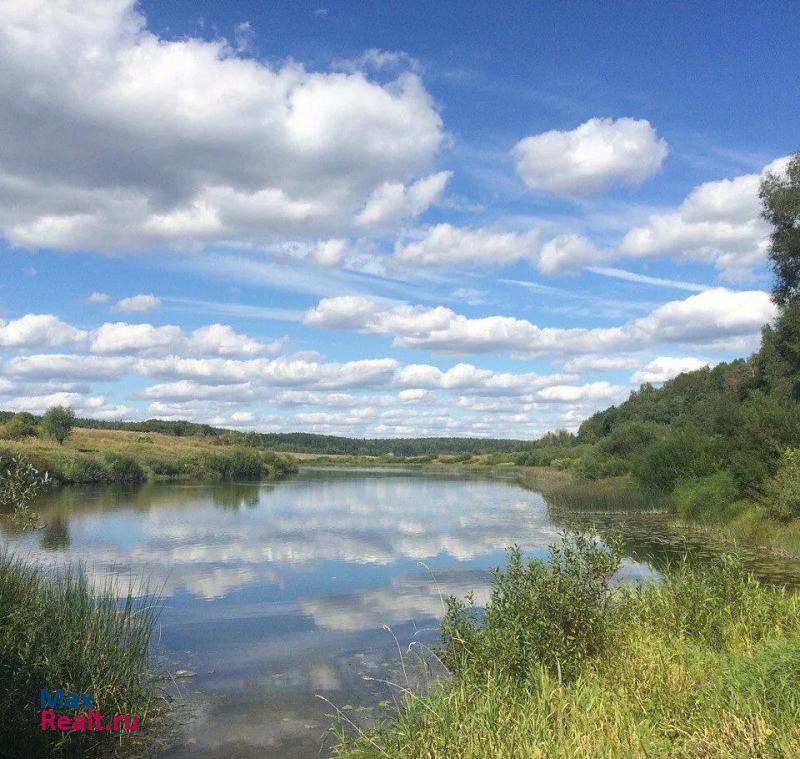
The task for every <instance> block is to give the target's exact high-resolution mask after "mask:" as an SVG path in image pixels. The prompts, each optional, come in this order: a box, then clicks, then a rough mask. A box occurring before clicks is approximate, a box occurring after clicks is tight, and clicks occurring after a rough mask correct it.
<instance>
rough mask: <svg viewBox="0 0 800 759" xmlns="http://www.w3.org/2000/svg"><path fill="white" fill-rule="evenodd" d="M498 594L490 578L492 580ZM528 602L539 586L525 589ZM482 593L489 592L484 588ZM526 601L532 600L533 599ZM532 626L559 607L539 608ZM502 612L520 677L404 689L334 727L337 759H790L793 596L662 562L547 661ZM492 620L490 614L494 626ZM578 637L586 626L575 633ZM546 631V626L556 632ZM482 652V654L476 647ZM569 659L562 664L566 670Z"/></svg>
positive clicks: (794, 693) (487, 671)
mask: <svg viewBox="0 0 800 759" xmlns="http://www.w3.org/2000/svg"><path fill="white" fill-rule="evenodd" d="M495 591H497V586H495ZM531 592H532V593H533V598H536V597H537V594H538V591H537V590H532V591H531ZM493 598H494V594H493ZM534 605H535V604H534ZM539 605H540V610H539V613H540V614H541V615H543V616H544V619H543V620H529V628H530V629H531V630H533V629H535V628H537V627H538V628H542V627H543V626H544V625H545V623H546V622H547V621H548V620H549V621H550V622H553V623H554V625H555V627H554V629H557V627H558V625H557V624H555V623H557V622H558V621H559V618H560V616H561V615H562V614H563V609H562V610H561V611H558V609H560V606H559V605H558V604H557V603H556V604H555V606H554V608H555V609H556V612H555V613H550V612H548V611H547V609H546V605H545V604H544V602H543V599H542V603H541V604H539ZM520 608H531V604H530V603H522V604H519V605H514V606H510V607H508V610H509V615H510V616H509V618H507V619H506V620H505V625H506V627H507V628H508V629H514V630H517V631H518V632H517V634H516V636H515V640H516V646H517V647H519V646H521V647H523V648H524V647H526V646H528V645H529V644H528V641H530V642H531V644H530V646H529V653H530V654H531V655H530V656H529V657H528V659H527V660H528V664H527V666H526V668H525V670H524V672H520V671H518V670H517V669H515V668H509V667H507V666H506V662H505V660H504V658H503V655H502V654H499V656H498V655H497V652H498V649H495V661H494V665H493V666H489V667H487V666H486V664H487V661H488V662H489V663H491V659H486V658H484V657H480V656H479V657H477V660H478V661H479V662H480V664H481V666H480V667H479V668H478V669H477V670H475V669H473V668H471V667H470V666H469V659H462V664H463V663H466V666H459V667H456V668H455V671H454V676H453V677H452V678H451V679H450V680H449V681H448V682H447V684H443V685H441V686H440V687H438V688H434V689H433V692H431V693H429V694H428V695H416V694H414V693H412V692H410V691H409V690H406V691H405V692H404V694H403V700H402V703H401V704H400V706H399V708H398V709H397V711H396V713H395V714H394V715H393V719H392V720H391V721H390V722H388V723H386V724H385V725H383V726H382V727H380V728H379V729H377V730H374V731H372V732H369V733H365V732H360V731H356V732H352V731H351V732H350V733H349V734H345V730H344V729H343V728H342V726H337V732H338V734H339V736H340V743H339V745H338V747H337V748H336V750H335V753H336V755H337V756H338V757H340V759H345V758H346V759H373V758H375V759H377V758H378V757H381V758H382V759H401V758H402V759H487V758H488V757H491V758H492V759H512V758H513V759H516V757H526V759H527V758H528V757H531V758H536V759H538V758H541V759H545V758H548V759H550V758H558V759H573V758H574V757H581V758H583V757H596V758H597V759H601V758H602V759H607V758H608V757H612V758H614V759H628V758H629V757H630V758H632V759H645V757H647V758H652V757H659V758H663V759H672V758H673V757H685V758H686V759H689V758H690V757H691V758H692V759H700V758H703V759H717V757H721V758H723V759H734V757H735V758H737V759H739V758H742V759H743V758H744V757H753V758H755V757H775V758H778V757H786V758H787V759H788V758H789V757H795V756H800V598H799V597H798V596H797V595H792V594H790V593H787V592H786V591H784V590H782V589H780V588H776V587H773V586H767V585H763V584H761V583H759V582H758V581H756V580H755V579H754V578H753V577H752V576H750V575H749V574H747V573H746V572H744V571H743V570H742V568H741V566H739V565H737V564H736V563H735V562H733V561H732V560H730V559H726V560H724V561H722V562H720V563H719V564H717V565H714V566H711V567H700V566H694V565H692V564H690V563H688V562H686V561H682V562H677V563H674V564H673V565H671V566H670V567H668V569H667V570H666V575H665V579H664V582H663V583H659V584H651V585H648V586H642V587H629V586H625V587H623V586H617V587H616V588H615V589H614V590H613V591H612V593H611V596H610V604H609V613H608V615H607V616H605V617H604V620H605V623H606V624H607V627H606V628H605V630H604V634H606V635H608V636H609V638H608V642H607V644H606V645H604V646H602V647H601V648H599V649H596V650H595V652H594V655H592V656H586V657H581V658H580V659H579V660H576V659H574V658H572V659H569V663H570V667H569V669H570V674H569V676H568V677H565V676H564V674H563V671H562V669H561V668H560V667H553V666H552V662H549V661H548V660H547V657H545V656H543V655H542V654H541V652H538V653H537V646H538V644H537V643H536V641H537V640H540V638H539V637H538V636H535V635H532V636H528V637H527V639H526V636H525V634H523V632H522V631H523V630H524V622H525V620H524V619H523V618H521V617H520V616H519V615H518V612H517V611H516V610H515V609H517V610H518V609H520ZM502 623H503V620H496V621H495V622H494V623H493V624H494V625H495V626H497V625H500V624H502ZM582 629H583V631H584V633H586V632H587V631H591V629H592V628H591V626H589V627H586V628H582ZM556 635H557V632H556ZM488 651H489V649H488V648H485V649H484V653H487V652H488ZM576 664H577V666H573V665H576Z"/></svg>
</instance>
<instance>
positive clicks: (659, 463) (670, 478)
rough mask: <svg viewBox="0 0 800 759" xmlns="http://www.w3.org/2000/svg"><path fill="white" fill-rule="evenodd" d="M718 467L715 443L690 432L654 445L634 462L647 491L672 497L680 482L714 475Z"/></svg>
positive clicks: (687, 431) (640, 480)
mask: <svg viewBox="0 0 800 759" xmlns="http://www.w3.org/2000/svg"><path fill="white" fill-rule="evenodd" d="M717 465H718V462H717V460H716V456H715V451H714V447H713V445H712V442H711V441H710V440H709V439H707V438H703V437H702V436H701V435H700V434H699V433H697V432H695V431H694V430H692V429H691V428H689V429H685V430H674V431H672V432H670V433H669V434H668V435H666V436H665V437H663V438H661V439H660V440H657V441H656V442H655V443H653V444H652V445H651V446H650V447H649V448H647V449H646V450H645V451H644V453H643V454H642V455H641V456H640V457H639V458H638V459H637V460H636V461H635V462H634V464H633V474H634V475H635V477H636V479H637V480H638V481H639V482H640V483H641V484H642V486H643V487H645V488H648V489H650V490H654V491H657V492H662V493H668V492H670V491H671V490H672V489H673V488H674V487H675V484H676V483H677V482H678V481H679V480H683V479H687V478H692V477H702V476H704V475H706V474H710V473H711V472H713V471H714V469H715V468H716V467H717Z"/></svg>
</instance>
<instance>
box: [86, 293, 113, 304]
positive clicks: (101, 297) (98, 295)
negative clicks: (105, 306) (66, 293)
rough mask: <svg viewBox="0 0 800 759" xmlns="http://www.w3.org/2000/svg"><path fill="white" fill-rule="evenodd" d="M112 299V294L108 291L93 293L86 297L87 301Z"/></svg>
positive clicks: (97, 301)
mask: <svg viewBox="0 0 800 759" xmlns="http://www.w3.org/2000/svg"><path fill="white" fill-rule="evenodd" d="M110 300H111V296H110V295H109V294H108V293H92V294H91V295H89V296H87V298H86V302H87V303H108V301H110Z"/></svg>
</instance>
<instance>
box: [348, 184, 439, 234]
mask: <svg viewBox="0 0 800 759" xmlns="http://www.w3.org/2000/svg"><path fill="white" fill-rule="evenodd" d="M451 176H452V172H450V171H440V172H439V173H438V174H431V175H430V176H428V177H424V178H422V179H418V180H417V181H416V182H414V183H413V184H411V185H408V186H406V185H404V184H402V183H401V182H384V183H383V184H382V185H381V186H380V187H378V188H377V189H376V190H375V191H374V192H373V193H372V195H370V197H369V200H367V203H366V205H365V206H364V208H363V209H362V210H361V211H360V212H359V213H358V215H357V216H356V218H355V221H356V224H357V225H359V226H362V227H368V226H376V227H377V226H382V225H386V224H393V223H396V222H398V221H401V220H403V219H407V218H409V217H415V216H419V215H420V214H421V213H422V212H423V211H426V210H427V209H428V208H429V207H430V206H431V205H432V204H433V203H435V202H436V201H437V200H438V199H439V197H440V196H441V194H442V192H443V191H444V188H445V185H446V184H447V182H448V181H449V179H450V177H451Z"/></svg>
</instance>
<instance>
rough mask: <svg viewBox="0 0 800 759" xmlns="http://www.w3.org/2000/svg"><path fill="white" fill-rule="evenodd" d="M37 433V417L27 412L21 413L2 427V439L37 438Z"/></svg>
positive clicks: (0, 429) (0, 430) (0, 435)
mask: <svg viewBox="0 0 800 759" xmlns="http://www.w3.org/2000/svg"><path fill="white" fill-rule="evenodd" d="M36 433H37V425H36V417H35V416H34V415H33V414H29V413H28V412H27V411H20V412H19V413H18V414H14V416H12V417H11V419H9V420H8V421H7V422H6V423H5V425H4V426H2V427H0V437H3V438H6V439H8V440H22V439H23V438H26V437H35V436H36Z"/></svg>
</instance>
